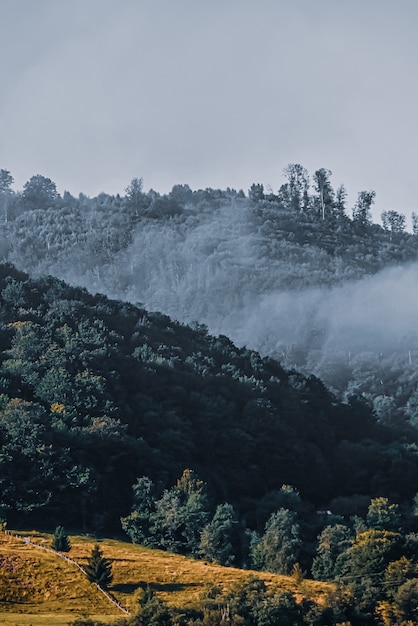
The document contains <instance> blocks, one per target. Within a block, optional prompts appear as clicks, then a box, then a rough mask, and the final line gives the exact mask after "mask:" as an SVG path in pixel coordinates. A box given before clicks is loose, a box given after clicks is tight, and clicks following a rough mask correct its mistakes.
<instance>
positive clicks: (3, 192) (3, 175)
mask: <svg viewBox="0 0 418 626" xmlns="http://www.w3.org/2000/svg"><path fill="white" fill-rule="evenodd" d="M13 183H14V178H13V176H12V175H11V174H10V172H9V171H8V170H0V200H1V202H2V205H3V213H4V221H5V222H7V219H8V206H9V198H10V196H11V194H12V190H11V186H12V184H13Z"/></svg>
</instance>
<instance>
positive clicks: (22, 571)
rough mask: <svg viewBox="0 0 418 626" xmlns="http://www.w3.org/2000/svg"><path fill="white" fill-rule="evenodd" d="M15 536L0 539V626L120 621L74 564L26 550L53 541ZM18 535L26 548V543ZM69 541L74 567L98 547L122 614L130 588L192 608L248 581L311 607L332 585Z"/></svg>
mask: <svg viewBox="0 0 418 626" xmlns="http://www.w3.org/2000/svg"><path fill="white" fill-rule="evenodd" d="M17 534H18V535H19V536H20V537H21V539H17V538H16V537H15V536H14V535H12V534H9V535H6V534H3V533H0V624H8V625H9V626H12V625H16V626H29V625H31V626H41V625H45V626H66V625H67V624H69V623H70V622H71V621H72V620H74V619H75V618H77V617H81V616H83V617H87V616H88V617H90V618H92V619H97V620H102V621H103V622H107V623H109V624H112V622H114V621H116V620H117V619H118V618H120V617H122V616H123V612H121V610H120V609H118V608H117V607H116V606H115V605H113V604H112V603H111V602H110V601H109V600H108V599H107V598H106V597H105V596H104V595H103V594H102V593H100V591H99V590H98V589H97V587H96V586H95V585H93V584H91V583H90V582H88V580H87V578H86V577H85V576H84V574H83V573H82V572H81V571H80V570H79V569H78V568H77V567H76V566H75V565H74V564H72V563H68V562H66V561H64V560H63V559H61V558H59V556H58V555H55V554H53V553H50V552H47V551H45V550H41V549H39V548H37V547H35V546H34V545H32V543H33V544H37V545H43V546H45V547H49V546H50V545H51V541H52V536H51V535H49V534H46V533H38V532H36V531H30V532H25V533H23V532H19V533H17ZM24 537H28V538H29V539H30V541H31V543H25V542H24V541H23V538H24ZM70 541H71V551H70V552H69V554H68V556H69V557H71V558H72V559H74V560H75V561H76V562H77V563H79V564H80V565H83V564H85V563H86V562H87V558H88V556H89V554H90V552H91V549H92V547H93V546H94V544H95V543H99V545H100V547H101V550H102V552H103V554H104V556H105V557H106V558H108V559H110V560H111V561H112V571H113V583H112V585H111V587H110V589H109V591H110V593H111V594H112V595H113V596H114V597H115V598H116V600H117V601H118V602H120V604H121V605H123V606H124V607H126V608H127V609H128V610H132V609H134V607H135V603H136V594H135V592H136V590H137V589H138V588H140V587H145V586H147V585H149V586H150V587H151V588H152V589H153V590H154V592H155V593H156V595H158V596H159V597H160V598H161V599H162V600H164V601H165V602H166V603H167V604H169V605H171V606H174V607H179V608H180V607H183V608H185V607H190V608H192V607H196V608H197V607H198V605H199V599H200V597H201V596H202V594H204V593H205V590H206V589H207V588H208V586H209V585H213V584H214V585H216V586H217V587H219V588H220V589H222V590H228V589H229V588H230V587H231V586H233V585H234V584H236V583H237V582H239V581H241V582H243V581H244V580H245V579H248V578H249V577H250V576H251V575H255V576H257V577H258V578H262V579H263V580H264V581H265V582H266V584H267V585H268V586H271V587H273V588H277V589H278V590H290V591H293V592H295V593H296V594H297V595H298V597H302V596H303V597H308V598H310V599H312V600H315V601H316V602H321V603H325V602H326V601H327V598H328V596H329V594H330V593H331V592H332V586H331V585H328V584H325V583H319V582H315V581H310V580H302V581H300V580H299V581H298V580H296V578H294V577H291V576H279V575H277V574H269V573H266V572H250V571H248V570H240V569H236V568H231V567H221V566H218V565H214V564H209V563H206V562H204V561H195V560H193V559H190V558H186V557H183V556H179V555H173V554H169V553H167V552H162V551H159V550H150V549H147V548H142V547H140V546H135V545H133V544H131V543H128V542H123V541H118V540H114V539H96V538H93V537H89V536H72V535H70Z"/></svg>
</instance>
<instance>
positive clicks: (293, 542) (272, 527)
mask: <svg viewBox="0 0 418 626" xmlns="http://www.w3.org/2000/svg"><path fill="white" fill-rule="evenodd" d="M301 547H302V541H301V538H300V529H299V525H298V523H297V520H296V513H294V512H293V511H289V510H288V509H279V510H278V511H277V512H276V513H273V514H272V515H271V516H270V518H269V519H268V521H267V524H266V527H265V531H264V535H263V536H262V537H260V540H259V541H255V542H254V543H253V546H252V551H251V559H252V563H253V566H254V567H255V568H256V569H264V570H268V571H270V572H277V573H278V574H290V572H291V571H292V568H293V566H294V565H295V563H296V562H297V561H298V557H299V554H300V549H301Z"/></svg>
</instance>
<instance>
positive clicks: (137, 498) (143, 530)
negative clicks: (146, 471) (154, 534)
mask: <svg viewBox="0 0 418 626" xmlns="http://www.w3.org/2000/svg"><path fill="white" fill-rule="evenodd" d="M133 492H134V503H133V507H132V512H131V513H130V515H128V516H127V517H123V518H122V519H121V524H122V528H123V530H124V531H125V532H126V534H127V535H129V537H130V539H131V541H132V542H133V543H139V544H142V545H149V544H150V542H151V537H150V535H151V533H150V526H151V520H152V516H153V513H154V511H155V499H154V485H153V482H152V481H151V480H150V479H149V478H148V476H142V477H141V478H138V480H137V481H136V483H135V485H134V486H133ZM151 543H152V542H151Z"/></svg>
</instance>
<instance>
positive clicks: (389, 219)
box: [381, 211, 406, 239]
mask: <svg viewBox="0 0 418 626" xmlns="http://www.w3.org/2000/svg"><path fill="white" fill-rule="evenodd" d="M381 218H382V224H383V228H384V229H385V230H388V231H389V232H390V234H391V239H392V233H403V232H404V230H405V221H406V218H405V215H403V214H402V213H398V212H397V211H383V213H382V215H381Z"/></svg>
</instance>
